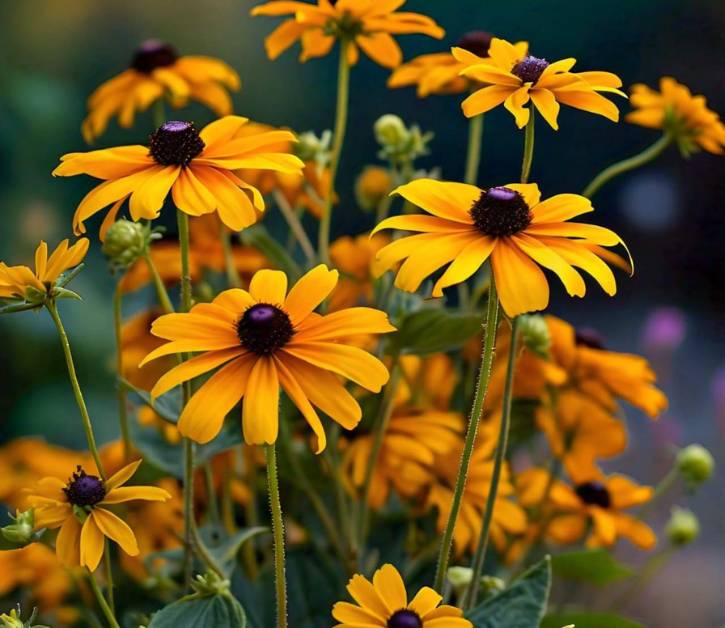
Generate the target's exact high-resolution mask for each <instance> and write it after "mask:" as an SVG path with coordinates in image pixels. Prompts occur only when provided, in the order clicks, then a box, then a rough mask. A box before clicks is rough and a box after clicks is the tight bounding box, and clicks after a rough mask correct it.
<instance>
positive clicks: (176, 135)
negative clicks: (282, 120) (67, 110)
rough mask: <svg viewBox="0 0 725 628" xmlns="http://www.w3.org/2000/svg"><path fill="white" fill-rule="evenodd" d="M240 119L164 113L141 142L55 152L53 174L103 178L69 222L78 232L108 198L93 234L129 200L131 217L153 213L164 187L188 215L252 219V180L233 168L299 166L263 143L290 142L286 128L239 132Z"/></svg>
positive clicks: (246, 222)
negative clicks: (201, 121) (165, 118)
mask: <svg viewBox="0 0 725 628" xmlns="http://www.w3.org/2000/svg"><path fill="white" fill-rule="evenodd" d="M247 122H248V119H247V118H241V117H239V116H225V117H224V118H221V119H219V120H216V121H215V122H212V123H211V124H208V125H207V126H205V127H204V128H203V129H202V130H201V131H200V132H199V131H197V130H196V128H195V127H194V124H193V123H192V122H182V121H179V120H172V121H170V122H165V123H164V124H162V125H161V126H160V127H159V128H158V129H156V131H154V133H153V134H152V135H151V137H150V138H149V146H148V147H146V146H139V145H136V146H120V147H117V148H107V149H104V150H94V151H90V152H87V153H69V154H67V155H64V156H63V157H61V164H60V165H59V166H58V167H57V168H56V169H55V170H54V171H53V175H54V176H61V177H69V176H74V175H77V174H88V175H90V176H92V177H95V178H97V179H103V183H101V184H100V185H98V186H97V187H95V188H94V189H93V190H91V191H90V192H89V193H88V194H87V195H86V197H85V198H84V199H83V200H82V201H81V203H80V205H79V206H78V208H77V209H76V212H75V215H74V216H73V229H74V231H75V232H76V233H77V234H78V233H84V232H85V230H86V228H85V225H84V224H83V223H84V221H85V220H87V219H88V218H89V217H91V216H93V215H94V214H96V213H97V212H99V211H101V210H102V209H104V208H105V207H108V206H109V205H111V206H112V207H111V209H110V211H109V212H108V214H107V216H106V218H105V220H104V222H103V226H102V227H101V237H103V235H104V234H105V231H106V230H107V228H108V227H109V226H110V225H111V224H112V223H113V221H114V220H115V219H116V216H117V214H118V212H119V210H120V209H121V205H123V203H124V201H125V200H126V199H128V201H129V211H130V214H131V218H132V219H133V220H140V219H142V218H145V219H148V220H153V219H154V218H156V217H158V215H159V212H160V211H161V208H162V206H163V204H164V201H165V200H166V197H167V196H168V194H169V192H171V197H172V199H173V201H174V204H175V205H176V207H177V208H178V209H180V210H181V211H183V212H184V213H186V214H189V215H190V216H201V215H203V214H210V213H212V212H217V213H218V214H219V218H221V220H222V222H223V223H224V224H225V225H226V226H227V227H229V228H230V229H231V230H232V231H240V230H242V229H244V228H245V227H248V226H250V225H252V224H254V223H255V222H256V221H257V219H258V218H259V215H260V213H261V212H263V211H264V200H263V199H262V195H261V194H260V193H259V190H257V189H256V188H255V187H254V186H252V185H250V184H248V183H246V182H245V181H244V180H243V179H241V178H239V177H238V176H237V175H236V174H234V171H235V170H239V169H241V168H259V169H264V170H275V171H281V172H290V173H299V172H300V170H301V169H302V166H303V165H304V164H303V163H302V162H301V161H300V160H299V159H298V158H297V157H295V156H294V155H290V154H287V153H277V152H275V151H274V150H270V146H275V145H277V144H278V143H279V142H280V141H294V139H295V137H294V135H293V134H292V133H291V132H289V131H272V132H269V133H258V134H255V135H251V136H246V137H240V136H239V134H240V133H243V128H244V125H245V124H247Z"/></svg>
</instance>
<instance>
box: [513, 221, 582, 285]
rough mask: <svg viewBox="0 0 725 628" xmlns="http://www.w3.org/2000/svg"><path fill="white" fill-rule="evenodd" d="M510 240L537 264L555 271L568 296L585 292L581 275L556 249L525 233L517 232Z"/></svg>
mask: <svg viewBox="0 0 725 628" xmlns="http://www.w3.org/2000/svg"><path fill="white" fill-rule="evenodd" d="M511 240H512V241H513V242H515V243H516V245H517V246H518V247H519V248H520V249H521V250H522V251H523V252H524V253H526V254H527V255H528V256H529V257H531V258H532V259H533V260H534V261H535V262H536V263H537V264H540V265H541V266H543V267H544V268H548V269H549V270H551V271H553V272H555V273H556V274H557V275H558V276H559V279H561V282H562V283H563V284H564V287H565V288H566V291H567V292H568V293H569V295H570V296H576V297H583V296H584V295H585V294H586V291H587V287H586V284H585V283H584V279H582V276H581V275H580V274H579V273H578V272H577V271H576V270H575V269H574V268H573V267H572V266H571V265H570V264H569V263H568V262H567V261H566V260H565V259H564V258H563V257H561V256H560V255H559V254H558V253H557V252H556V251H553V250H552V249H550V248H549V247H548V246H546V244H544V243H543V242H541V241H540V240H538V239H537V238H532V237H531V236H527V235H526V234H525V233H519V234H517V235H515V236H513V237H512V238H511Z"/></svg>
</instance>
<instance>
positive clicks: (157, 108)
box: [154, 96, 166, 130]
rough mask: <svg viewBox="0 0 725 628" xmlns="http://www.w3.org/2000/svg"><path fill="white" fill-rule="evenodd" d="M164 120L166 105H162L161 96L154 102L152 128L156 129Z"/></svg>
mask: <svg viewBox="0 0 725 628" xmlns="http://www.w3.org/2000/svg"><path fill="white" fill-rule="evenodd" d="M164 122H166V106H165V105H164V97H163V96H161V97H160V98H159V99H158V100H157V101H156V102H155V103H154V130H156V129H158V128H159V127H160V126H161V125H162V124H163V123H164Z"/></svg>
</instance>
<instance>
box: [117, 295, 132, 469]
mask: <svg viewBox="0 0 725 628" xmlns="http://www.w3.org/2000/svg"><path fill="white" fill-rule="evenodd" d="M122 300H123V292H122V290H121V282H120V281H119V282H118V283H117V284H116V290H115V291H114V293H113V323H114V329H115V332H116V373H117V374H118V377H119V378H122V377H123V349H122V339H123V336H122V333H121V330H122V325H123V315H122V309H121V305H122ZM116 397H117V398H118V421H119V425H120V427H121V440H122V442H123V459H124V460H125V461H126V463H128V462H129V461H130V460H131V434H130V433H129V429H128V399H127V391H126V387H125V386H121V385H119V384H117V385H116Z"/></svg>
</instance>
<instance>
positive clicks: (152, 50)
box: [131, 39, 179, 74]
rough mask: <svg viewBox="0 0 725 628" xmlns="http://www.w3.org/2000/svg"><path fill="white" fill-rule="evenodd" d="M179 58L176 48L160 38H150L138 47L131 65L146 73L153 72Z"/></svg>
mask: <svg viewBox="0 0 725 628" xmlns="http://www.w3.org/2000/svg"><path fill="white" fill-rule="evenodd" d="M178 58H179V55H178V54H177V53H176V50H174V48H173V47H172V46H169V44H165V43H164V42H162V41H159V40H158V39H149V40H147V41H145V42H143V43H142V44H141V45H140V46H139V47H138V48H136V51H135V52H134V53H133V58H132V59H131V67H132V68H133V69H134V70H137V71H139V72H143V73H144V74H151V72H153V71H154V70H155V69H156V68H164V67H166V66H168V65H173V64H174V63H175V62H176V60H177V59H178Z"/></svg>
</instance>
